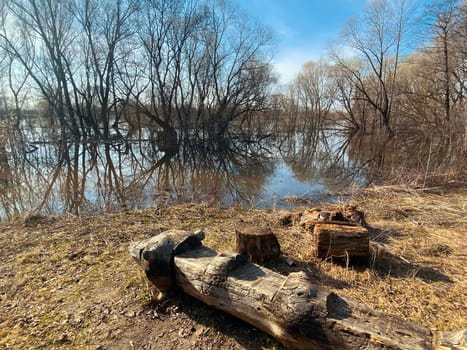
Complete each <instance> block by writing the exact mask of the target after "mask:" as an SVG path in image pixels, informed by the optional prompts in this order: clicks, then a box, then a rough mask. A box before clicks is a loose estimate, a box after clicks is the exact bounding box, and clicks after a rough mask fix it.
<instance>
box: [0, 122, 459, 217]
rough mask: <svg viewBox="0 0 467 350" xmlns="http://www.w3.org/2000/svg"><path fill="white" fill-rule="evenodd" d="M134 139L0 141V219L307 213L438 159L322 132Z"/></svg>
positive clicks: (34, 133) (42, 135)
mask: <svg viewBox="0 0 467 350" xmlns="http://www.w3.org/2000/svg"><path fill="white" fill-rule="evenodd" d="M139 136H140V137H139V138H138V139H118V140H115V141H113V142H108V143H101V142H69V141H62V142H58V141H51V140H53V139H54V138H55V136H54V135H52V134H49V131H48V130H44V129H40V130H39V129H37V128H32V129H31V130H30V131H29V132H24V133H23V134H22V135H21V136H18V135H13V134H5V133H3V136H2V138H1V140H2V142H0V164H1V167H0V218H1V219H11V218H12V217H14V216H16V215H20V214H25V213H41V214H44V215H50V214H62V213H67V212H69V213H74V214H80V215H88V214H96V213H99V212H104V211H105V212H113V211H122V210H131V209H145V208H160V207H164V206H167V205H174V204H178V203H200V202H206V203H209V204H211V205H217V206H220V207H231V206H243V207H248V208H254V207H262V208H290V207H292V206H296V205H304V204H306V205H313V204H314V203H316V202H319V201H327V202H329V201H331V202H332V201H338V200H346V199H347V196H348V195H349V194H351V193H352V192H353V191H354V190H355V189H356V188H358V187H359V186H361V185H364V184H365V183H367V182H368V181H370V180H371V178H372V176H374V175H375V174H376V173H378V174H379V173H381V172H383V171H385V172H386V173H391V171H394V169H395V166H396V165H403V166H404V169H407V168H410V167H413V168H420V167H421V168H423V167H428V166H430V167H431V168H434V167H435V165H436V159H437V157H435V153H434V152H430V153H429V154H428V153H427V152H428V151H427V150H428V149H430V148H429V147H428V145H424V144H422V143H421V142H420V141H419V140H418V141H417V140H414V141H413V142H414V144H413V145H412V146H410V145H409V146H404V147H402V146H401V144H400V143H397V140H396V141H394V140H392V141H391V142H389V143H387V142H386V143H383V144H382V146H380V147H379V148H378V147H376V146H375V142H374V140H373V141H371V140H368V139H361V138H357V139H355V138H347V137H344V136H338V135H336V134H335V133H333V132H330V131H328V132H323V131H321V132H314V133H310V132H302V133H296V132H294V133H288V134H286V133H276V134H274V136H271V137H268V138H265V139H263V140H262V141H261V142H240V141H235V142H234V141H232V142H230V143H229V144H222V145H209V144H207V143H205V142H202V141H199V140H197V141H196V140H185V141H184V142H181V144H180V145H179V147H177V148H173V149H166V148H164V147H161V146H159V145H160V143H158V142H157V140H155V139H153V138H152V137H150V134H145V133H144V132H143V133H141V134H140V135H139ZM378 144H380V145H381V143H378ZM415 145H422V149H423V150H424V151H423V152H422V151H420V150H416V151H417V152H416V154H417V156H416V157H417V158H415V157H414V156H410V155H409V152H408V150H409V149H411V147H412V148H414V149H415ZM433 149H434V148H433ZM401 150H402V151H401ZM445 152H447V151H444V152H443V151H438V153H440V154H438V156H439V157H438V158H440V159H442V160H443V161H446V159H447V157H446V153H445ZM454 161H456V160H455V159H454ZM457 161H458V160H457ZM438 165H439V164H438ZM427 170H428V168H427ZM418 173H422V174H423V173H424V172H423V171H422V172H420V171H419V172H418ZM427 173H428V172H426V174H427Z"/></svg>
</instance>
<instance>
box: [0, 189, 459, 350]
mask: <svg viewBox="0 0 467 350" xmlns="http://www.w3.org/2000/svg"><path fill="white" fill-rule="evenodd" d="M351 203H352V204H355V205H357V206H358V207H359V208H360V209H362V210H363V211H364V212H365V214H366V221H367V223H368V224H369V225H370V227H371V236H372V240H373V241H375V242H379V243H382V244H384V247H386V248H387V249H388V251H390V254H391V256H392V258H391V257H389V258H388V257H387V256H386V257H385V260H384V261H382V260H381V261H380V260H379V259H378V258H377V259H376V260H375V261H373V263H372V265H371V266H370V267H369V268H363V267H355V268H352V267H346V266H339V265H335V264H332V263H331V262H329V261H326V262H320V261H318V260H316V259H315V258H314V257H313V256H312V249H311V246H310V244H311V239H310V235H309V234H308V233H306V232H305V231H304V229H303V228H301V227H299V226H290V227H287V226H283V225H282V224H281V222H280V220H279V218H280V217H281V216H282V215H283V214H284V213H283V212H281V211H278V210H272V209H261V210H260V209H255V210H246V209H240V208H233V209H228V210H221V209H218V208H214V207H210V206H207V205H181V206H174V207H169V208H165V209H159V210H154V209H150V210H145V211H131V212H122V213H116V214H101V215H98V216H91V217H77V216H73V215H62V216H58V217H40V216H29V217H26V218H23V219H18V220H16V221H12V222H3V223H0V239H1V242H2V244H1V248H0V249H1V251H0V263H1V264H0V274H1V276H2V280H1V285H0V311H1V312H0V345H1V346H2V347H5V348H12V349H24V348H47V349H50V348H73V349H117V348H118V349H133V348H135V349H161V348H162V349H171V348H183V349H261V348H263V349H272V348H276V349H277V348H279V349H280V348H281V347H280V346H279V345H278V344H277V343H276V342H275V341H274V340H273V339H271V338H269V337H268V336H266V335H264V334H263V333H262V332H259V331H257V330H255V329H254V328H252V327H250V326H248V325H246V324H244V323H242V322H240V321H238V320H236V319H234V318H232V317H230V316H228V315H224V314H221V313H219V312H217V311H214V310H211V309H210V308H208V307H206V306H204V305H202V304H200V303H199V302H197V301H195V300H193V299H191V298H189V297H187V296H184V295H174V296H173V297H171V298H170V299H168V300H167V301H165V302H163V303H161V304H155V303H153V302H152V301H151V293H152V291H151V288H150V286H149V285H148V283H147V282H146V279H145V276H144V274H143V273H142V272H141V269H140V268H139V267H138V266H137V265H136V264H135V263H134V262H133V261H132V259H131V257H130V256H129V254H128V244H129V242H131V241H134V240H139V239H142V238H146V237H149V236H152V235H154V234H157V233H159V232H161V231H163V230H165V229H168V228H181V229H187V230H196V229H199V228H204V229H205V232H206V239H205V241H204V244H205V245H207V246H210V247H212V248H215V249H217V250H220V251H222V250H229V249H233V244H234V228H235V226H236V224H237V223H238V222H239V221H240V220H242V221H245V222H249V223H254V224H261V225H267V226H269V227H271V228H272V230H273V231H274V232H275V233H276V235H277V237H278V239H279V242H280V244H281V247H282V250H283V253H284V254H285V255H287V256H288V257H289V258H291V259H293V260H295V261H297V266H296V267H294V268H296V269H308V270H309V272H310V273H311V274H312V276H313V277H314V278H316V281H317V282H318V283H320V284H323V285H326V286H328V287H329V288H330V289H332V290H335V291H336V292H337V293H338V294H340V295H342V296H344V297H347V298H349V299H352V300H355V301H357V302H361V303H365V304H367V305H369V306H371V307H373V308H375V309H378V310H380V311H383V312H387V313H390V314H394V315H397V316H400V317H403V318H405V319H408V320H410V321H413V322H416V323H418V324H420V325H423V326H425V327H428V328H430V329H436V330H443V331H447V330H458V329H461V328H467V319H466V316H465V315H467V307H466V305H465V300H466V299H467V294H466V290H467V282H466V281H467V270H466V266H467V255H466V253H465V252H466V251H467V249H466V248H467V244H466V241H465V236H466V234H467V220H466V218H465V213H466V211H467V208H466V205H467V204H466V203H467V189H466V187H465V186H464V185H460V184H459V185H457V186H455V185H452V186H450V187H442V188H432V189H425V190H415V189H409V188H405V187H401V186H388V187H373V188H368V189H366V190H364V191H362V192H361V193H360V194H359V195H358V196H355V197H354V198H352V200H351ZM297 210H299V209H297ZM271 267H274V268H275V269H277V270H279V271H283V272H285V271H286V270H287V269H290V268H291V267H289V266H288V265H287V264H285V263H281V261H279V262H277V264H275V265H274V266H271Z"/></svg>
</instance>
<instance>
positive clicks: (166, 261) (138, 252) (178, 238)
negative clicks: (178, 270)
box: [129, 230, 204, 301]
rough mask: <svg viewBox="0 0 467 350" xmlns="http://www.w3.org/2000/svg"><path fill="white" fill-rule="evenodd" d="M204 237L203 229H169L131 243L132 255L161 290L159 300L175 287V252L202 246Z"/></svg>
mask: <svg viewBox="0 0 467 350" xmlns="http://www.w3.org/2000/svg"><path fill="white" fill-rule="evenodd" d="M203 239H204V232H203V231H196V232H195V233H191V232H188V231H184V230H168V231H165V232H163V233H161V234H159V235H157V236H153V237H151V238H148V239H145V240H142V241H140V242H136V243H133V244H130V247H129V251H130V255H131V256H132V257H133V259H134V260H135V261H136V262H137V263H138V264H140V265H141V266H142V267H143V269H144V272H145V273H146V277H147V278H148V279H149V280H150V281H151V282H152V284H153V285H154V286H155V287H156V288H157V289H158V291H159V295H158V296H157V297H156V299H157V300H159V301H160V300H162V299H164V298H165V296H166V295H167V293H168V292H169V291H170V290H171V289H172V288H173V285H174V280H173V279H174V278H173V276H174V275H173V256H174V254H177V253H178V252H182V251H185V250H187V249H193V248H196V247H199V246H201V241H202V240H203Z"/></svg>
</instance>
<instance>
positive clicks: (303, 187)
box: [255, 161, 328, 208]
mask: <svg viewBox="0 0 467 350" xmlns="http://www.w3.org/2000/svg"><path fill="white" fill-rule="evenodd" d="M327 190H328V189H327V188H326V186H325V185H324V184H322V183H321V182H316V183H313V184H310V183H305V182H300V181H298V180H297V179H296V178H295V176H294V174H293V172H292V170H291V169H290V168H289V167H288V166H287V165H286V164H285V163H284V162H282V161H278V164H277V165H276V167H275V168H274V172H273V173H272V174H271V175H270V176H268V177H267V178H266V181H265V184H264V186H263V188H262V190H261V193H259V194H258V198H257V200H256V201H255V205H256V206H258V207H280V208H282V207H289V206H291V203H288V202H287V201H286V199H287V197H302V198H304V199H310V200H312V201H317V200H321V199H322V198H323V197H324V196H325V193H324V192H326V191H327ZM297 204H300V203H297Z"/></svg>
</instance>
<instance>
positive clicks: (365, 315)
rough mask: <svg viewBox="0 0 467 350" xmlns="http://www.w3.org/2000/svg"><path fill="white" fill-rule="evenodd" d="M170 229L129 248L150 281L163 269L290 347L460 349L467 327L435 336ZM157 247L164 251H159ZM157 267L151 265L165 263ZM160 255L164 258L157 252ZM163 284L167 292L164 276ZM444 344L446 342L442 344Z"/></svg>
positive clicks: (218, 306) (206, 299)
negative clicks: (158, 236)
mask: <svg viewBox="0 0 467 350" xmlns="http://www.w3.org/2000/svg"><path fill="white" fill-rule="evenodd" d="M182 232H183V231H171V232H168V233H163V234H161V237H160V238H157V236H156V237H154V238H152V239H149V240H145V241H144V242H141V243H137V244H134V245H132V246H131V247H130V253H131V255H132V256H133V257H134V258H135V260H136V261H138V262H139V263H140V264H142V265H143V267H144V268H145V271H146V274H147V275H148V276H151V281H153V283H155V284H156V287H158V288H159V286H158V285H157V283H158V282H159V281H160V280H159V279H158V278H157V277H155V276H154V274H155V273H156V272H157V271H162V273H163V274H165V276H166V277H167V274H166V273H167V270H168V271H170V275H171V276H172V278H173V280H172V281H171V283H170V286H171V287H175V286H176V287H178V288H180V289H181V290H182V291H183V292H185V293H187V294H189V295H191V296H193V297H195V298H197V299H199V300H200V301H202V302H204V303H206V304H207V305H209V306H212V307H214V308H216V309H218V310H221V311H224V312H227V313H229V314H231V315H233V316H236V317H238V318H240V319H242V320H244V321H246V322H248V323H250V324H251V325H253V326H254V327H257V328H258V329H261V330H263V331H264V332H266V333H268V334H270V335H272V336H273V337H274V338H276V339H277V340H278V341H280V342H281V343H282V344H284V345H285V346H286V347H287V348H290V349H383V348H387V349H407V350H409V349H410V350H412V349H441V347H440V346H441V344H445V345H447V347H446V348H447V349H460V348H461V347H456V346H455V345H452V344H454V343H456V342H457V343H460V342H461V341H465V336H466V334H465V332H462V333H449V334H448V333H444V334H433V333H432V332H431V331H430V330H428V329H426V328H423V327H420V326H417V325H415V324H412V323H410V322H407V321H405V320H403V319H400V318H398V317H394V316H389V315H386V314H384V313H381V312H378V311H375V310H372V309H370V308H369V307H367V306H365V305H361V304H357V303H354V302H351V301H348V300H346V299H344V298H341V297H339V296H338V295H337V294H335V293H333V292H330V291H328V290H327V289H326V288H323V287H321V286H319V285H316V284H313V283H312V281H311V280H310V279H309V278H308V277H307V276H306V274H305V273H303V272H298V273H291V274H289V275H288V276H283V275H280V274H278V273H276V272H273V271H271V270H269V269H266V268H264V267H262V266H258V265H256V264H252V263H249V262H248V261H247V258H246V257H245V255H239V254H236V253H227V254H218V253H217V252H216V251H214V250H212V249H210V248H207V247H204V246H202V244H201V240H202V239H203V237H204V235H203V234H202V232H197V233H194V234H190V233H188V232H185V234H184V235H185V236H184V238H183V233H182ZM161 246H163V247H164V248H163V249H162V248H161ZM169 246H170V247H172V249H173V250H172V256H171V258H169V259H168V261H169V266H168V269H166V267H164V268H162V269H159V268H158V266H156V262H158V261H162V262H163V264H165V263H166V261H167V252H168V251H169ZM159 252H162V255H163V258H162V259H159V257H157V254H158V253H159ZM162 288H163V289H165V291H166V292H167V283H166V280H163V285H162ZM443 341H444V343H443Z"/></svg>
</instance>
